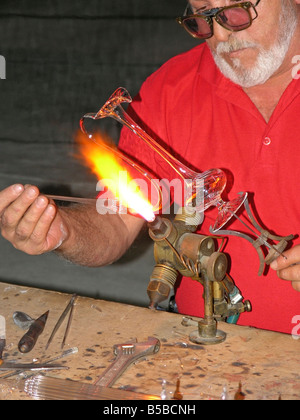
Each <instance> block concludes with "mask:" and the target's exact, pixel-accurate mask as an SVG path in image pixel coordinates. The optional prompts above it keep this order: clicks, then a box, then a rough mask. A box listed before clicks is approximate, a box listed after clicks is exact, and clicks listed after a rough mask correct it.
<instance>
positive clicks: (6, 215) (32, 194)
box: [1, 187, 39, 234]
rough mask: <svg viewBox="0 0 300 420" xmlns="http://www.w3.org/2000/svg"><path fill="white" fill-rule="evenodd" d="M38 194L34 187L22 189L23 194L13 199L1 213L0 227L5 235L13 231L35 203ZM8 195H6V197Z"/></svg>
mask: <svg viewBox="0 0 300 420" xmlns="http://www.w3.org/2000/svg"><path fill="white" fill-rule="evenodd" d="M38 194H39V190H38V189H37V188H36V187H29V188H27V189H24V190H23V192H22V193H21V194H20V195H19V196H17V198H15V200H14V201H13V202H11V204H10V203H9V205H8V206H7V207H6V208H5V209H4V210H3V211H2V215H1V225H2V228H3V229H4V232H6V234H9V233H10V232H11V231H13V230H15V229H16V227H17V226H18V224H19V223H20V221H21V219H22V218H23V216H24V214H25V213H26V211H27V210H28V208H29V207H30V206H31V204H32V203H33V202H34V201H35V199H36V198H37V196H38ZM8 196H10V194H9V193H8V194H6V195H5V197H7V200H8Z"/></svg>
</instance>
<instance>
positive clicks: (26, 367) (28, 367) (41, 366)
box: [0, 362, 69, 371]
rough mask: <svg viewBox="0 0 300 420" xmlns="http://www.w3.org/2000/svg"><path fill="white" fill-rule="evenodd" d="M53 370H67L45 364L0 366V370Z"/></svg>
mask: <svg viewBox="0 0 300 420" xmlns="http://www.w3.org/2000/svg"><path fill="white" fill-rule="evenodd" d="M16 369H17V370H24V371H25V370H53V369H69V368H68V367H67V366H63V365H56V364H53V365H48V364H47V363H14V362H4V363H3V364H2V365H1V366H0V370H16Z"/></svg>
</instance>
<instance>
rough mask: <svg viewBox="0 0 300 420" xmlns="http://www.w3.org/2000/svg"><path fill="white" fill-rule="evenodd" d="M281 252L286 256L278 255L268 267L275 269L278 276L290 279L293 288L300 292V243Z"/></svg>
mask: <svg viewBox="0 0 300 420" xmlns="http://www.w3.org/2000/svg"><path fill="white" fill-rule="evenodd" d="M283 254H284V255H285V256H286V258H284V257H282V256H280V257H278V258H277V259H276V260H275V261H273V262H272V264H271V265H270V267H271V268H272V269H273V270H275V271H277V274H278V277H279V278H281V279H282V280H289V281H291V282H292V286H293V288H294V289H295V290H297V291H298V292H300V245H296V246H294V247H293V248H291V249H289V250H288V251H284V253H283Z"/></svg>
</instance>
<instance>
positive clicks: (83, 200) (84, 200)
mask: <svg viewBox="0 0 300 420" xmlns="http://www.w3.org/2000/svg"><path fill="white" fill-rule="evenodd" d="M45 197H48V198H49V199H50V200H56V201H69V202H71V203H79V204H96V201H97V199H96V198H82V197H69V196H66V195H50V194H45Z"/></svg>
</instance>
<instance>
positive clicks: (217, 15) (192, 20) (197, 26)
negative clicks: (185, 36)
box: [176, 0, 260, 39]
mask: <svg viewBox="0 0 300 420" xmlns="http://www.w3.org/2000/svg"><path fill="white" fill-rule="evenodd" d="M259 2H260V0H258V1H257V2H256V3H255V4H252V3H251V2H250V1H243V2H241V3H237V4H234V5H231V6H225V7H217V8H214V9H209V10H203V11H201V12H199V13H193V9H192V7H191V6H190V5H188V6H187V8H186V9H185V12H184V16H182V17H179V18H177V19H176V20H177V22H178V23H179V24H180V25H182V26H183V27H184V29H185V30H186V31H187V32H188V33H189V34H190V35H192V37H194V38H199V39H208V38H211V37H212V36H213V34H214V30H213V18H214V19H215V20H216V22H218V24H219V25H221V26H222V27H223V28H225V29H228V30H229V31H232V32H238V31H243V30H244V29H247V28H249V26H251V25H252V22H253V21H254V19H256V18H257V16H258V14H257V11H256V9H255V8H256V6H257V5H258V3H259Z"/></svg>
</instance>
